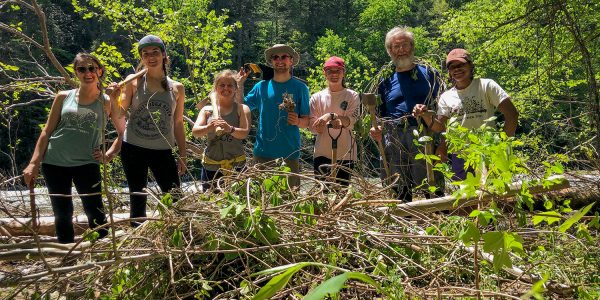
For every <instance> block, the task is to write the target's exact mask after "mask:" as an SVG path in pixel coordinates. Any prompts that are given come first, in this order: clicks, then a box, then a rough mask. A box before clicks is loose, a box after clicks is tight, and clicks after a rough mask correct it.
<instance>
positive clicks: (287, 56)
mask: <svg viewBox="0 0 600 300" xmlns="http://www.w3.org/2000/svg"><path fill="white" fill-rule="evenodd" d="M286 58H292V57H291V56H289V55H285V54H284V55H282V56H279V55H272V56H271V60H280V59H281V60H285V59H286Z"/></svg>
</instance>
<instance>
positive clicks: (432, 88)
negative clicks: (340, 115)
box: [370, 27, 440, 201]
mask: <svg viewBox="0 0 600 300" xmlns="http://www.w3.org/2000/svg"><path fill="white" fill-rule="evenodd" d="M385 47H386V50H387V53H388V55H389V56H390V58H391V59H392V61H393V63H394V65H395V70H394V73H393V74H392V75H391V76H390V77H388V78H386V79H385V80H383V81H382V82H381V83H380V84H379V91H378V92H379V94H380V95H381V100H382V104H381V105H380V106H379V108H378V110H379V115H380V117H382V118H383V123H384V129H385V130H382V128H381V126H377V127H373V128H371V131H370V134H371V136H372V137H373V138H374V139H375V140H377V141H380V140H381V139H382V138H383V143H384V145H385V146H384V153H385V156H386V158H387V162H388V165H389V170H390V172H391V174H399V176H400V179H399V180H398V185H397V186H396V187H394V190H395V192H396V193H397V197H398V199H401V200H404V201H412V188H414V187H417V186H421V187H422V188H423V189H424V190H426V188H427V186H426V184H425V185H422V184H423V183H424V182H425V179H426V177H427V170H426V167H425V161H424V160H416V159H415V156H416V155H417V154H418V153H419V149H418V148H417V147H416V146H415V145H414V143H413V140H414V139H415V136H414V135H413V131H414V130H416V129H417V125H418V124H417V119H415V118H414V117H413V116H412V115H411V114H412V110H413V108H414V106H415V105H416V104H425V105H427V106H432V105H434V104H435V100H436V99H437V97H438V94H439V92H440V86H439V83H438V82H437V81H436V77H438V78H439V74H438V73H437V71H436V70H434V69H432V68H429V67H427V66H425V65H421V64H416V63H415V57H414V53H415V43H414V37H413V34H412V32H410V31H408V30H407V28H405V27H394V28H392V30H390V31H389V32H388V33H387V35H386V37H385ZM425 195H426V197H429V194H428V193H426V194H425Z"/></svg>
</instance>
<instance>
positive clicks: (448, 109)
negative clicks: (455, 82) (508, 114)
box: [437, 78, 509, 129]
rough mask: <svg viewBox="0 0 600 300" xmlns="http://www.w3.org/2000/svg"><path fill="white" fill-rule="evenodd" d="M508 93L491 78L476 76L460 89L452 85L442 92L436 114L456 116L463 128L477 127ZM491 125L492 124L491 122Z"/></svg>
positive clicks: (490, 114) (491, 113) (492, 113)
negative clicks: (465, 86)
mask: <svg viewBox="0 0 600 300" xmlns="http://www.w3.org/2000/svg"><path fill="white" fill-rule="evenodd" d="M508 98H509V96H508V94H507V93H506V92H505V91H504V90H503V89H502V88H501V87H500V86H499V85H498V84H497V83H496V82H495V81H494V80H492V79H486V78H476V79H473V81H472V82H471V84H470V85H469V86H468V87H467V88H465V89H462V90H459V89H457V88H456V87H452V88H451V89H449V90H447V91H446V92H444V93H443V94H442V96H441V97H440V101H439V103H438V111H437V114H438V115H442V116H445V117H448V118H450V117H452V116H457V117H458V122H459V123H460V124H461V126H463V127H465V128H471V129H472V128H477V127H479V126H481V125H482V124H483V122H484V121H485V120H486V119H489V118H490V117H492V116H493V115H494V112H495V111H496V108H497V107H498V105H500V103H502V101H504V100H506V99H508ZM492 125H493V124H492Z"/></svg>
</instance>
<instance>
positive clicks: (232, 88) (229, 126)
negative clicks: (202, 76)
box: [192, 69, 251, 190]
mask: <svg viewBox="0 0 600 300" xmlns="http://www.w3.org/2000/svg"><path fill="white" fill-rule="evenodd" d="M243 76H246V75H245V72H244V70H243V69H242V70H240V73H238V74H236V73H235V71H233V70H224V71H221V72H219V73H217V74H216V75H215V80H214V84H213V88H212V91H211V93H210V97H211V98H212V99H211V102H212V103H213V104H215V105H212V106H205V107H204V108H202V110H201V111H200V114H199V115H198V119H197V120H196V123H195V124H194V129H193V130H192V133H193V135H194V136H195V137H198V138H199V137H202V136H207V138H208V145H207V147H206V149H205V150H204V154H203V158H202V173H201V180H202V187H203V189H204V190H207V189H209V188H211V187H212V186H213V182H214V180H216V179H218V178H220V177H222V176H223V175H224V173H227V172H228V171H230V170H231V169H236V170H238V171H239V170H241V169H242V168H243V167H244V165H245V162H246V155H245V153H244V145H243V140H244V139H245V138H246V137H247V136H248V132H249V131H250V124H251V123H250V119H251V115H250V109H249V108H248V106H246V105H245V104H241V103H238V102H237V101H236V98H238V99H239V98H240V97H241V94H240V92H239V89H238V85H237V79H238V78H240V77H243ZM240 102H241V101H240ZM215 109H216V110H217V111H214V110H215Z"/></svg>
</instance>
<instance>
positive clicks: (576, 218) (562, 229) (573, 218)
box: [558, 203, 595, 232]
mask: <svg viewBox="0 0 600 300" xmlns="http://www.w3.org/2000/svg"><path fill="white" fill-rule="evenodd" d="M594 204H595V203H590V204H589V205H587V206H586V207H584V208H582V209H581V210H579V211H578V212H576V213H574V214H573V215H572V216H571V217H570V218H568V219H567V220H566V221H565V222H564V223H562V224H561V225H560V227H559V228H558V230H559V231H560V232H566V231H567V230H569V228H571V227H572V226H573V225H574V224H575V223H577V222H579V220H580V219H581V218H582V217H583V216H585V214H587V212H588V211H589V210H590V209H591V208H592V206H594Z"/></svg>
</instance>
